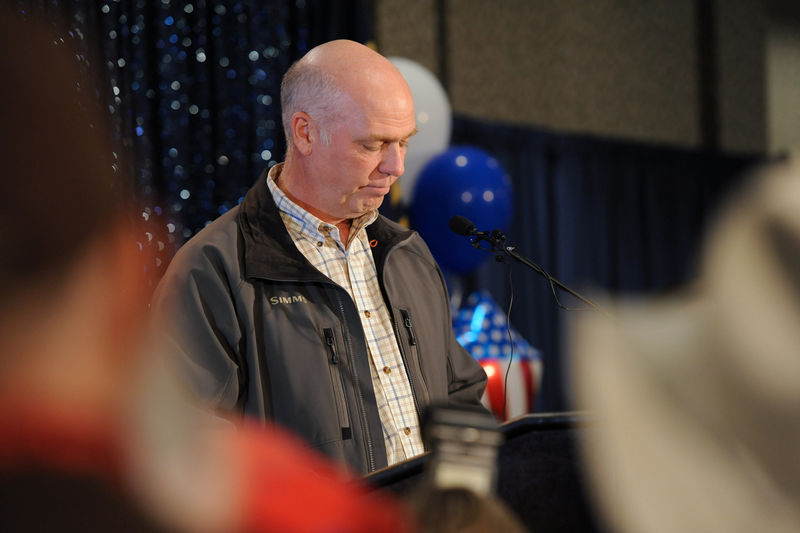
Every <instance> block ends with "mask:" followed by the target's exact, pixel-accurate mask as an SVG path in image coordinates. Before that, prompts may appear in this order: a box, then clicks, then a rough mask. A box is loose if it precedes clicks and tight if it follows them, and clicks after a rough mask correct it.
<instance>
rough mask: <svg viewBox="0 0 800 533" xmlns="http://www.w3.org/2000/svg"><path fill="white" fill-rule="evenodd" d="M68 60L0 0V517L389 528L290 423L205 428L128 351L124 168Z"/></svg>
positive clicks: (50, 522) (135, 340)
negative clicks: (272, 427)
mask: <svg viewBox="0 0 800 533" xmlns="http://www.w3.org/2000/svg"><path fill="white" fill-rule="evenodd" d="M74 57H75V55H74V51H72V50H70V49H69V47H68V46H67V45H66V44H65V43H64V41H63V40H61V39H57V38H55V37H54V36H53V35H51V34H49V33H47V32H45V31H44V30H42V29H41V28H38V27H36V26H35V25H33V24H32V23H30V22H25V21H23V20H21V19H20V18H19V17H18V16H17V14H16V13H8V12H3V11H2V10H0V79H2V80H3V97H2V98H0V117H2V120H0V175H1V176H2V179H0V257H1V258H2V261H0V339H2V343H3V344H2V347H0V530H2V531H114V532H121V531H185V532H215V531H225V532H235V531H280V532H291V531H297V532H314V531H326V532H327V531H337V532H347V531H364V532H366V531H407V530H408V527H407V526H406V525H405V524H406V522H405V520H404V519H403V518H402V516H401V515H400V513H399V510H398V509H397V508H395V506H394V505H393V504H390V503H387V502H385V501H383V500H378V499H377V498H376V497H373V496H371V495H368V494H367V493H366V492H365V491H364V490H363V489H362V488H360V487H359V486H356V485H353V484H352V482H351V481H350V480H348V479H347V478H345V477H344V476H343V475H342V474H341V473H340V472H339V471H338V470H334V468H333V467H332V466H330V465H329V464H328V463H327V462H324V461H323V460H322V459H320V458H318V457H316V456H314V455H311V454H310V453H309V452H307V451H305V450H303V447H302V445H301V444H298V443H297V442H295V440H294V439H292V438H291V437H287V436H285V435H283V434H281V433H278V432H274V431H264V430H261V429H258V430H256V429H251V428H247V427H243V428H239V429H238V430H237V431H232V430H231V428H230V426H228V425H227V424H226V425H225V427H222V428H218V427H217V426H213V425H209V422H208V420H218V419H216V418H212V417H210V416H208V415H207V414H206V413H204V412H201V411H197V410H194V409H193V408H191V407H189V406H188V405H187V404H184V403H183V402H182V400H181V398H180V397H179V396H178V394H177V391H176V389H175V387H174V386H173V385H172V384H171V383H170V382H169V381H168V379H167V378H166V377H165V376H166V372H161V371H160V366H159V364H158V363H159V362H158V361H157V360H155V358H154V357H148V356H145V355H143V354H145V353H147V351H148V350H147V349H146V348H147V346H146V345H147V344H148V340H147V335H146V333H145V327H144V325H145V322H146V314H147V313H146V310H147V308H146V301H147V299H148V297H149V294H148V291H147V289H146V288H145V284H144V281H145V280H144V275H143V268H142V265H143V263H144V260H143V257H142V253H141V252H140V250H139V248H138V246H137V243H136V238H135V237H136V231H135V229H134V227H133V224H132V222H131V221H132V220H133V217H132V216H130V213H131V211H130V209H129V208H128V207H126V206H125V205H124V202H122V201H121V200H120V196H121V195H119V194H117V193H115V191H114V188H115V187H114V185H115V184H117V186H119V185H121V184H124V183H126V179H125V177H124V176H119V175H117V176H114V172H113V171H112V167H113V164H114V161H113V159H112V149H113V148H112V146H111V142H110V139H111V138H112V136H111V134H110V131H109V129H108V127H107V124H106V120H105V118H106V117H104V116H103V115H101V114H100V113H99V112H97V110H96V107H97V106H96V102H95V101H94V99H93V98H92V95H91V94H88V93H89V92H90V91H89V90H88V87H89V86H88V85H87V84H86V83H80V81H79V79H78V77H77V74H76V71H77V65H76V63H75V60H74ZM79 86H80V87H81V90H76V88H77V87H79ZM117 188H119V187H117Z"/></svg>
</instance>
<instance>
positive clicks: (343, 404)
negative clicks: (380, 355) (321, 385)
mask: <svg viewBox="0 0 800 533" xmlns="http://www.w3.org/2000/svg"><path fill="white" fill-rule="evenodd" d="M322 331H323V334H324V335H325V344H326V345H327V346H328V350H329V351H330V353H331V367H330V368H331V383H332V384H333V389H334V395H335V396H336V409H337V410H338V411H339V420H340V421H341V427H342V439H345V438H347V437H346V433H349V432H350V415H349V414H348V412H347V401H346V400H345V396H344V383H343V381H342V369H341V367H340V366H339V362H340V360H339V356H338V354H337V353H336V342H335V340H334V336H333V330H332V329H331V328H325V329H323V330H322Z"/></svg>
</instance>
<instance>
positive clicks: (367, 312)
mask: <svg viewBox="0 0 800 533" xmlns="http://www.w3.org/2000/svg"><path fill="white" fill-rule="evenodd" d="M364 316H365V317H367V318H369V317H371V316H372V313H370V312H369V311H364Z"/></svg>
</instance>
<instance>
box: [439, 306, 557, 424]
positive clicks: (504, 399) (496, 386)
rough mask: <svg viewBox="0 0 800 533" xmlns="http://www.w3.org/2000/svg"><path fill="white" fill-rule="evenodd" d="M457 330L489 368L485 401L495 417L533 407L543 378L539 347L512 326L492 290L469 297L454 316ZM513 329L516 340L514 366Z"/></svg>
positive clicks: (506, 416) (460, 339) (465, 344)
mask: <svg viewBox="0 0 800 533" xmlns="http://www.w3.org/2000/svg"><path fill="white" fill-rule="evenodd" d="M453 330H454V331H455V334H456V338H457V339H458V342H459V343H461V345H462V346H463V347H464V348H465V349H466V350H467V351H468V352H469V353H470V354H471V355H472V356H473V357H474V358H475V359H477V360H478V362H480V364H481V366H482V367H483V369H484V371H485V372H486V376H487V377H488V380H489V381H488V384H487V385H486V392H485V393H484V395H483V398H482V402H483V404H484V405H485V406H486V407H487V408H488V409H490V410H491V411H492V412H493V413H494V415H495V417H497V419H498V420H500V421H505V420H510V419H512V418H516V417H518V416H521V415H524V414H526V413H530V412H531V411H533V406H534V400H535V397H536V393H537V391H538V390H539V384H540V383H541V380H542V362H541V357H540V355H539V351H538V350H537V349H536V348H534V347H533V346H531V345H530V344H529V343H528V341H526V340H525V339H523V338H522V337H521V336H520V335H519V333H517V332H516V330H515V329H514V328H513V327H509V325H508V320H507V318H506V314H505V313H504V312H503V311H502V310H501V309H500V307H499V306H498V305H497V304H496V303H495V302H494V300H493V299H492V297H491V296H490V295H489V293H487V292H485V291H480V292H474V293H472V294H471V295H470V296H469V297H468V298H467V300H466V302H465V303H464V305H462V307H461V309H459V311H458V313H456V316H455V317H454V319H453ZM509 330H510V331H511V339H513V344H514V354H513V358H511V361H510V368H509V358H510V356H511V342H510V341H509V337H508V331H509ZM507 370H508V381H507V386H506V383H505V380H506V371H507ZM504 403H505V409H504V405H503V404H504Z"/></svg>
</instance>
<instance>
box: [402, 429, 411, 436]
mask: <svg viewBox="0 0 800 533" xmlns="http://www.w3.org/2000/svg"><path fill="white" fill-rule="evenodd" d="M403 433H405V434H406V435H411V428H403Z"/></svg>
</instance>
